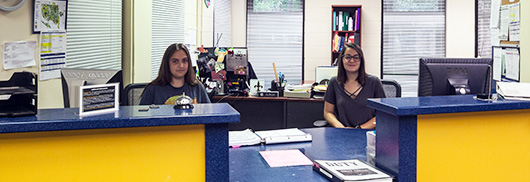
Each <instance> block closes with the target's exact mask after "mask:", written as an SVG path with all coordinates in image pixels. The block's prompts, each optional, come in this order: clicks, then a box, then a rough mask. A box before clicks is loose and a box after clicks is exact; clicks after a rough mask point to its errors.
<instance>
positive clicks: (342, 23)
mask: <svg viewBox="0 0 530 182" xmlns="http://www.w3.org/2000/svg"><path fill="white" fill-rule="evenodd" d="M343 14H344V13H343V12H342V11H339V29H338V30H342V27H344V20H343V18H344V17H343V16H344V15H343Z"/></svg>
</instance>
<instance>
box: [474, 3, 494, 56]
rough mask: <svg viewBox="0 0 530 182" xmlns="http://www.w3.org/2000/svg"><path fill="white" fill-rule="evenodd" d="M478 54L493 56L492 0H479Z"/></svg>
mask: <svg viewBox="0 0 530 182" xmlns="http://www.w3.org/2000/svg"><path fill="white" fill-rule="evenodd" d="M476 8H477V20H476V21H477V40H476V41H477V49H476V50H477V51H478V52H477V54H478V56H479V57H483V58H491V56H492V53H491V49H492V48H491V39H490V36H491V35H490V18H491V0H477V7H476Z"/></svg>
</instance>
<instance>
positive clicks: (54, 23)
mask: <svg viewBox="0 0 530 182" xmlns="http://www.w3.org/2000/svg"><path fill="white" fill-rule="evenodd" d="M66 4H67V1H50V0H35V6H34V13H33V32H34V33H37V32H40V31H52V30H59V31H66Z"/></svg>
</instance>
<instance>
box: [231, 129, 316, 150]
mask: <svg viewBox="0 0 530 182" xmlns="http://www.w3.org/2000/svg"><path fill="white" fill-rule="evenodd" d="M312 139H313V138H312V137H311V134H309V133H305V132H303V131H302V130H299V129H298V128H289V129H278V130H265V131H256V132H253V131H252V130H251V129H246V130H243V131H230V132H228V145H229V146H241V145H257V144H262V143H263V144H275V143H290V142H305V141H312Z"/></svg>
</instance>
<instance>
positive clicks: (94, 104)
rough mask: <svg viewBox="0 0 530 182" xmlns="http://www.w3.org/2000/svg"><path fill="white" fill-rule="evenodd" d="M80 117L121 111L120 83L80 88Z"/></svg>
mask: <svg viewBox="0 0 530 182" xmlns="http://www.w3.org/2000/svg"><path fill="white" fill-rule="evenodd" d="M79 91H80V93H79V95H80V100H79V115H81V116H87V115H94V114H103V113H109V112H115V111H118V110H119V106H120V104H119V102H118V101H119V100H118V99H119V98H120V96H119V83H109V84H101V85H87V86H81V87H79Z"/></svg>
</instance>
